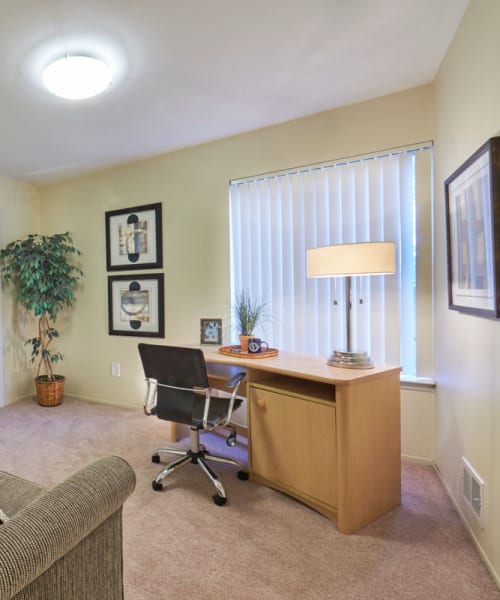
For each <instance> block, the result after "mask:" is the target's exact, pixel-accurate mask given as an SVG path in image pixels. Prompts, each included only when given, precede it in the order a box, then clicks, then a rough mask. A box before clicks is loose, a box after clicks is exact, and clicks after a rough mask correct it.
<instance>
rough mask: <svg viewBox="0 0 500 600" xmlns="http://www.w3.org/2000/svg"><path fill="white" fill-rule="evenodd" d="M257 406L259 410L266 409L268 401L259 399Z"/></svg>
mask: <svg viewBox="0 0 500 600" xmlns="http://www.w3.org/2000/svg"><path fill="white" fill-rule="evenodd" d="M257 406H258V407H259V408H266V401H265V400H264V398H258V399H257Z"/></svg>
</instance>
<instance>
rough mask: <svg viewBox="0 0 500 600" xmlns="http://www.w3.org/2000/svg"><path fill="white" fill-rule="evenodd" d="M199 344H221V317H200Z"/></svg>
mask: <svg viewBox="0 0 500 600" xmlns="http://www.w3.org/2000/svg"><path fill="white" fill-rule="evenodd" d="M200 344H202V345H205V344H209V345H214V346H221V345H222V319H200Z"/></svg>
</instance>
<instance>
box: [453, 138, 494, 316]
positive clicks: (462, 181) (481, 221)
mask: <svg viewBox="0 0 500 600" xmlns="http://www.w3.org/2000/svg"><path fill="white" fill-rule="evenodd" d="M444 187H445V201H446V234H447V236H446V237H447V251H448V305H449V308H451V309H453V310H458V311H462V312H466V313H470V314H476V315H480V316H484V317H491V318H499V317H500V294H499V289H498V284H499V281H500V137H495V138H491V139H490V140H488V141H487V142H486V143H485V144H483V145H482V146H481V148H479V149H478V150H477V151H476V152H475V153H474V154H473V155H472V156H471V157H470V158H469V159H468V160H466V161H465V163H464V164H463V165H461V166H460V167H459V168H458V169H457V170H456V171H455V172H454V173H453V174H452V175H450V177H448V178H447V179H446V181H445V183H444Z"/></svg>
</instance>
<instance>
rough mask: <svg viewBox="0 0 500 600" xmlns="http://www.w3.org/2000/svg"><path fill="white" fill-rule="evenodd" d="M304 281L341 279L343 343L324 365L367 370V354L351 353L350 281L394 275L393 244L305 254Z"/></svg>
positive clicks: (341, 247)
mask: <svg viewBox="0 0 500 600" xmlns="http://www.w3.org/2000/svg"><path fill="white" fill-rule="evenodd" d="M306 262H307V277H344V278H345V311H346V341H347V347H346V348H345V349H344V350H334V351H333V352H332V354H331V356H330V357H329V358H328V360H327V363H328V364H329V365H331V366H334V367H344V368H350V369H370V368H372V367H373V362H372V360H371V358H370V356H369V355H368V353H367V352H363V351H359V350H353V349H352V332H351V307H352V302H351V277H353V276H361V275H388V274H391V273H395V272H396V245H395V244H394V242H361V243H357V244H335V245H333V246H322V247H319V248H312V249H310V250H307V256H306Z"/></svg>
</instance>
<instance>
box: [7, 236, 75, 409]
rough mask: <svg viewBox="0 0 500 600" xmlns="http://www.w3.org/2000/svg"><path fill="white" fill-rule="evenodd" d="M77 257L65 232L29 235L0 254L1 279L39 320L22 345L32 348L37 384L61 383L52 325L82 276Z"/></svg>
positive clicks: (67, 303)
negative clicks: (34, 331) (30, 336)
mask: <svg viewBox="0 0 500 600" xmlns="http://www.w3.org/2000/svg"><path fill="white" fill-rule="evenodd" d="M78 255H80V251H79V250H78V249H77V248H76V247H75V246H74V245H73V239H72V237H71V235H70V234H69V233H68V232H65V233H56V234H54V235H40V234H31V235H28V237H27V238H26V239H24V240H16V241H14V242H10V243H9V244H7V246H6V247H5V248H4V249H2V250H0V267H1V273H0V274H1V276H2V279H3V280H4V281H5V282H6V283H7V284H10V285H12V287H13V289H14V291H15V299H16V301H17V302H19V304H21V305H22V306H23V307H24V308H25V309H26V310H27V311H30V312H32V313H33V314H34V316H35V317H36V318H38V335H37V336H35V337H32V338H30V339H28V340H26V342H25V343H26V344H27V345H31V362H32V363H35V362H37V361H38V366H37V371H36V377H35V381H36V382H37V383H51V382H52V383H53V382H56V381H58V380H59V381H60V380H62V381H64V377H63V376H62V375H56V374H55V373H54V369H53V366H52V365H53V364H54V363H57V362H58V361H60V360H62V359H63V355H62V354H61V353H60V352H59V351H55V350H53V349H52V342H53V340H54V338H58V337H59V332H58V331H57V329H55V327H54V326H53V323H54V322H55V321H56V318H57V315H58V314H59V312H60V311H61V310H62V309H63V308H65V307H69V306H71V305H72V304H73V302H74V300H75V297H74V295H73V289H74V287H75V285H76V283H77V281H78V280H79V279H80V277H81V276H82V275H83V272H82V271H81V269H80V268H79V267H78V266H77V265H75V264H74V262H73V259H74V258H75V257H76V256H78ZM37 389H38V385H37ZM61 397H62V390H61ZM39 400H40V399H39ZM59 402H60V399H59ZM59 402H56V401H53V402H52V403H54V404H55V403H59Z"/></svg>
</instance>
